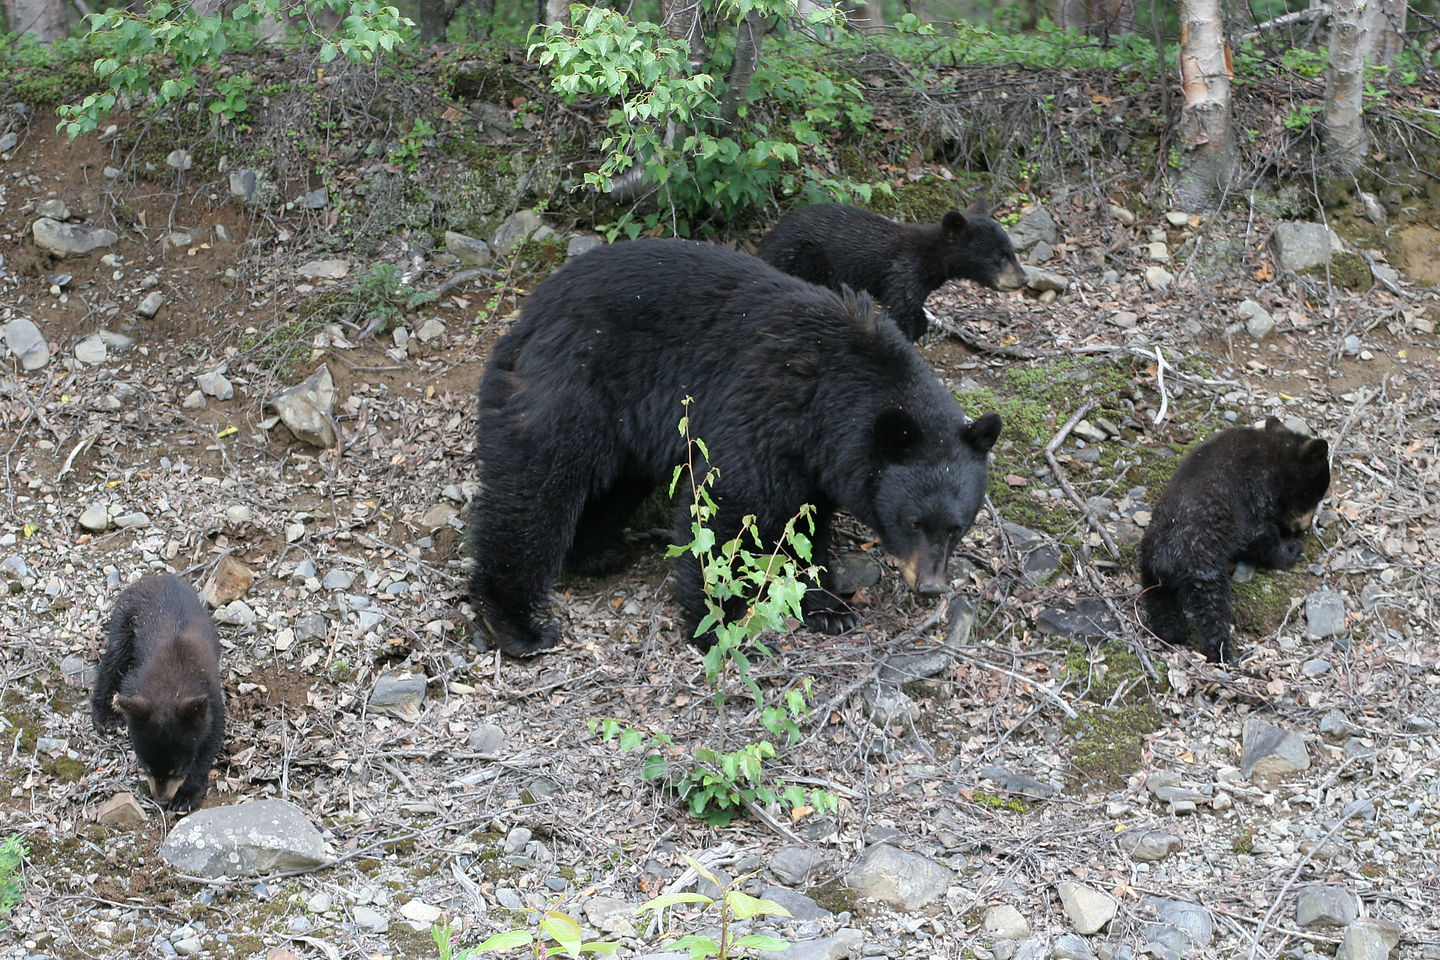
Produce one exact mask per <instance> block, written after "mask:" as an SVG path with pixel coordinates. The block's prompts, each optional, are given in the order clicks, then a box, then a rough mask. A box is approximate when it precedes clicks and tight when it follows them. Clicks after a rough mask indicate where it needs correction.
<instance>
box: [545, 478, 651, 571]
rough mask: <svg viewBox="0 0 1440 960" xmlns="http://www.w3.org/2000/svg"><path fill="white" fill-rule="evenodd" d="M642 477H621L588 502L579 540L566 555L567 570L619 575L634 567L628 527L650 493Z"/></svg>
mask: <svg viewBox="0 0 1440 960" xmlns="http://www.w3.org/2000/svg"><path fill="white" fill-rule="evenodd" d="M650 488H651V484H650V483H649V482H648V481H646V480H645V479H643V478H641V477H621V478H619V479H618V480H616V481H615V483H614V484H613V485H611V487H610V488H609V489H608V490H605V491H604V492H602V493H600V494H597V495H596V496H593V497H591V498H590V499H589V500H588V501H586V503H585V509H584V510H583V511H582V512H581V514H580V520H579V522H578V523H577V524H576V526H575V539H574V540H573V541H572V542H571V544H570V552H569V553H568V554H566V556H565V569H567V570H569V571H570V572H571V573H577V574H579V575H581V576H582V577H603V576H609V575H610V574H613V573H619V572H620V571H621V570H624V569H625V568H626V567H628V566H629V565H630V548H629V547H627V546H626V545H625V524H626V522H628V521H629V519H630V517H631V516H632V515H633V514H634V513H635V510H636V508H638V507H639V506H640V504H641V503H643V502H644V501H645V498H646V497H647V496H648V495H649V493H650Z"/></svg>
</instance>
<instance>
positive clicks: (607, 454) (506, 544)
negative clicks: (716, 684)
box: [470, 240, 1000, 656]
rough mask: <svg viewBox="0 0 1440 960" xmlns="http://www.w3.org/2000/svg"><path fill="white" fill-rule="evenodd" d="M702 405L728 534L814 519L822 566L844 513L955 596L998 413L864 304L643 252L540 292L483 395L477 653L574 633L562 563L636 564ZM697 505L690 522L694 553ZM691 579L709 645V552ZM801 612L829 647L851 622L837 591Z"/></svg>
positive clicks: (762, 270) (760, 272)
mask: <svg viewBox="0 0 1440 960" xmlns="http://www.w3.org/2000/svg"><path fill="white" fill-rule="evenodd" d="M687 396H691V397H694V402H693V404H692V405H691V407H690V431H691V434H692V436H695V437H698V438H700V439H701V440H703V441H704V442H705V443H706V444H707V446H708V449H709V451H710V466H713V467H715V468H717V469H718V470H719V479H718V481H717V482H716V484H715V485H714V487H713V490H712V493H713V495H714V497H715V498H716V500H717V501H718V503H719V515H718V517H717V518H716V519H715V522H714V523H713V528H714V531H715V534H716V537H717V538H718V539H719V540H721V541H724V540H726V539H728V538H730V537H731V536H733V535H734V534H735V532H736V531H737V530H738V528H739V523H740V520H741V518H742V517H744V516H745V515H747V514H754V515H755V516H756V518H757V525H758V528H759V531H760V533H761V535H762V536H763V537H764V538H765V539H766V541H767V542H772V543H773V542H774V540H775V539H776V538H777V537H778V535H779V534H780V532H781V530H782V528H783V525H784V523H785V521H786V520H788V519H789V518H790V517H791V516H792V515H794V514H795V512H796V511H797V510H798V508H799V507H800V505H801V504H804V503H811V504H814V505H815V507H816V529H815V532H814V536H813V538H812V539H813V543H814V555H813V560H814V561H815V562H816V563H819V564H822V565H823V564H824V563H825V562H826V560H827V557H826V553H827V549H828V540H829V528H830V521H831V518H832V516H833V515H834V512H835V510H836V509H842V510H846V511H848V512H850V513H851V514H853V515H854V516H855V517H856V518H857V519H859V520H860V521H861V522H863V523H865V524H866V525H868V526H870V527H871V528H873V529H874V530H875V531H876V532H878V533H879V534H880V539H881V542H882V543H883V544H884V545H885V547H886V549H888V550H889V551H891V552H892V553H894V554H896V555H897V556H899V557H901V560H902V562H901V566H902V569H904V570H905V571H906V579H907V581H908V582H909V583H910V584H911V586H912V587H914V588H915V589H917V590H918V591H920V592H922V593H934V592H938V591H939V590H941V589H942V588H943V587H944V585H945V583H946V579H945V562H946V560H947V558H948V556H949V553H950V551H951V549H952V548H953V547H954V545H955V543H956V542H957V541H958V540H959V538H960V535H961V534H963V533H964V532H965V531H966V530H968V529H969V528H970V525H971V523H972V522H973V521H974V519H975V513H976V510H977V509H978V508H979V505H980V502H981V500H982V498H983V497H984V494H985V485H986V470H987V467H986V455H987V452H988V451H989V449H990V447H991V446H992V445H993V444H994V442H995V439H996V437H997V436H998V434H999V432H1000V418H999V417H998V416H997V415H995V414H989V415H987V416H985V417H982V418H980V419H979V420H977V421H976V422H974V423H967V422H966V420H965V417H964V415H963V413H962V411H961V409H960V405H959V404H958V403H956V401H955V399H954V397H952V396H951V395H950V393H949V392H948V391H947V390H946V389H945V388H944V387H943V386H942V385H941V384H940V382H939V381H938V380H936V378H935V375H934V374H933V373H931V371H930V370H929V368H928V367H926V366H925V364H924V362H923V361H921V360H920V358H919V356H918V355H917V354H916V352H915V350H914V348H913V347H912V346H911V345H910V344H909V343H907V342H906V341H905V339H904V338H903V337H902V336H901V335H900V332H899V331H898V330H897V329H896V327H895V325H894V324H892V323H889V322H884V321H882V319H881V317H880V314H879V313H878V311H877V310H876V309H875V307H874V305H873V304H872V303H871V302H870V299H869V298H868V297H865V296H863V295H862V296H858V297H856V296H851V297H848V298H842V297H841V296H839V295H837V294H835V293H833V292H831V291H828V290H824V289H822V288H820V287H816V286H812V285H811V284H808V283H805V282H803V281H800V280H797V279H796V278H794V277H791V276H787V275H785V274H783V273H781V272H779V271H778V270H774V269H772V268H770V267H769V266H767V265H766V264H764V263H763V262H761V261H759V260H757V259H755V258H754V257H747V256H745V255H743V254H740V253H736V252H734V251H732V250H727V249H725V248H723V247H718V246H713V245H710V244H704V243H693V242H689V241H682V240H637V241H633V242H630V243H621V244H616V245H614V246H609V247H602V248H600V249H598V250H595V251H593V252H591V253H588V254H586V255H584V256H582V257H580V258H578V259H577V260H575V261H573V262H571V263H569V264H567V265H566V266H565V267H563V268H562V269H561V270H559V271H558V272H556V273H555V274H553V275H552V276H550V277H549V279H547V280H546V281H545V282H544V283H542V284H540V286H538V287H537V288H536V289H535V290H534V292H532V293H531V294H530V295H529V297H528V298H527V300H526V302H525V309H524V315H523V317H522V319H521V320H520V322H519V323H518V325H517V326H516V327H515V328H514V329H513V330H511V331H510V332H509V333H507V334H506V335H505V336H504V337H502V338H501V339H500V341H499V342H498V343H497V344H496V346H495V352H494V354H493V356H492V358H491V360H490V364H489V366H488V367H487V368H486V370H485V374H484V376H483V378H482V379H481V382H480V420H479V429H478V444H477V452H478V456H479V459H480V461H481V464H482V465H481V481H482V482H481V492H480V495H479V497H478V498H477V500H476V502H475V503H474V505H473V507H472V512H471V525H470V545H471V552H472V555H473V556H474V560H475V566H474V572H473V574H472V576H471V580H470V599H471V602H472V603H473V604H474V607H475V611H476V614H477V619H478V627H479V631H478V632H477V640H479V639H484V640H487V641H488V642H489V643H490V644H492V645H494V646H497V647H499V648H500V649H501V650H504V651H506V652H507V653H510V654H513V655H517V656H524V655H528V654H532V653H535V652H537V651H539V650H543V649H546V648H548V647H550V646H553V645H554V643H555V641H556V639H557V637H558V629H557V627H556V626H555V625H554V624H553V623H551V622H549V621H548V620H547V619H546V618H545V616H544V614H545V609H546V606H547V600H546V596H547V593H548V591H549V588H550V584H551V582H552V581H553V580H554V578H555V575H556V572H557V571H558V570H559V568H560V566H561V562H562V559H563V560H564V561H565V562H566V563H567V564H568V565H569V566H570V567H572V568H575V569H581V570H613V569H615V568H617V567H618V566H622V565H623V564H624V562H625V561H626V554H625V550H624V546H623V541H622V539H621V532H622V528H623V526H624V524H625V522H626V520H627V519H628V517H629V516H630V514H631V512H632V511H633V510H634V508H635V507H636V505H637V504H638V503H639V502H640V501H641V499H643V497H644V496H645V494H646V492H647V491H649V490H650V489H651V487H652V486H653V485H654V484H656V483H657V482H662V481H668V480H669V479H670V477H671V474H672V471H673V469H674V468H675V466H676V465H677V464H680V463H683V462H685V459H686V456H687V453H686V447H685V440H684V438H683V437H682V436H681V435H680V434H679V432H678V431H677V429H676V425H677V423H678V422H679V420H680V418H681V416H683V415H684V414H685V408H684V407H683V406H682V403H681V401H682V400H683V399H684V398H685V397H687ZM697 458H698V454H697ZM704 467H705V465H704V464H703V463H702V464H697V465H696V469H697V474H698V475H700V476H703V475H704ZM681 500H682V503H681V504H680V505H679V507H678V509H677V513H676V527H677V529H678V530H681V531H685V532H686V537H687V539H688V531H689V524H690V515H689V498H688V497H682V498H681ZM678 582H679V586H678V587H677V594H678V599H679V601H680V604H681V606H682V608H683V610H684V615H685V617H686V620H687V622H688V624H689V625H690V627H691V628H692V631H691V632H692V633H693V628H694V626H695V625H696V624H697V622H698V621H699V620H700V619H701V618H702V617H703V615H704V603H703V595H702V593H701V584H700V577H699V568H698V564H697V562H696V561H695V560H694V558H682V559H681V561H680V569H679V571H678ZM806 617H807V622H808V623H810V625H811V626H812V627H817V628H819V629H822V630H828V631H831V632H836V631H839V630H843V629H848V627H849V626H851V625H853V623H854V615H853V613H851V612H850V610H849V608H848V606H847V605H846V604H845V603H844V601H843V600H841V599H839V598H836V597H831V596H828V595H826V594H825V592H824V591H823V589H822V590H811V591H809V592H808V593H807V595H806Z"/></svg>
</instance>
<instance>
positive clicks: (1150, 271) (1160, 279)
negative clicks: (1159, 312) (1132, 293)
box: [1145, 264, 1175, 291]
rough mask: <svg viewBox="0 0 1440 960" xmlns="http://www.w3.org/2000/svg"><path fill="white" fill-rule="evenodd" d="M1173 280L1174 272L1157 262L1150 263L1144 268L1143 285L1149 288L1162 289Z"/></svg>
mask: <svg viewBox="0 0 1440 960" xmlns="http://www.w3.org/2000/svg"><path fill="white" fill-rule="evenodd" d="M1174 282H1175V274H1173V273H1171V272H1170V271H1169V270H1166V269H1165V268H1164V267H1162V266H1160V265H1159V264H1151V265H1150V266H1148V267H1146V268H1145V285H1146V286H1147V287H1149V288H1150V289H1151V290H1155V291H1160V290H1164V289H1166V288H1167V287H1169V286H1170V284H1172V283H1174Z"/></svg>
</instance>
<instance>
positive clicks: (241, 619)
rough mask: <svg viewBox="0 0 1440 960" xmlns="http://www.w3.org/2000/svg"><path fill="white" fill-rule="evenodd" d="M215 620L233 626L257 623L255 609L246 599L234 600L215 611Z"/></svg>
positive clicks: (247, 625)
mask: <svg viewBox="0 0 1440 960" xmlns="http://www.w3.org/2000/svg"><path fill="white" fill-rule="evenodd" d="M215 622H216V623H224V624H228V625H230V626H233V627H249V626H253V625H254V623H255V611H254V610H252V609H251V607H250V604H248V603H246V602H245V601H244V600H232V601H230V602H229V603H227V604H225V606H223V607H221V608H220V609H219V610H216V611H215Z"/></svg>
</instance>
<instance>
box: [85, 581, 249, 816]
mask: <svg viewBox="0 0 1440 960" xmlns="http://www.w3.org/2000/svg"><path fill="white" fill-rule="evenodd" d="M105 632H106V645H105V654H104V656H102V657H101V658H100V670H99V673H98V675H97V676H96V678H95V690H94V692H93V693H92V694H91V696H90V717H91V719H92V720H93V721H94V723H95V728H96V729H97V730H99V731H101V732H102V733H113V732H114V731H116V730H118V729H119V728H120V725H121V724H122V723H124V724H125V725H126V726H128V727H129V731H130V743H131V745H132V746H133V747H134V749H135V756H136V758H137V759H138V760H139V761H140V766H141V767H142V768H143V769H144V771H145V775H146V777H148V778H149V781H150V792H151V794H152V795H153V796H154V797H155V799H156V800H159V801H160V802H162V803H164V804H165V805H166V806H169V807H172V808H174V809H178V810H193V809H194V808H196V807H198V806H199V805H200V803H201V801H202V800H204V799H205V791H206V790H207V789H208V787H209V777H210V768H211V766H212V765H214V763H215V756H216V755H217V754H218V753H219V752H220V744H221V742H222V741H223V740H224V738H225V696H224V691H223V689H222V687H221V684H220V638H219V637H218V636H216V634H215V623H214V621H212V620H211V619H210V614H208V613H207V612H206V611H205V608H204V607H202V606H201V605H200V600H199V598H198V597H196V596H195V591H194V590H193V589H191V588H190V586H189V584H187V583H186V582H185V581H184V580H181V579H180V578H179V577H176V576H173V575H171V574H168V573H167V574H160V575H157V576H151V577H146V578H144V579H143V580H138V581H136V582H135V583H132V584H131V585H130V586H128V587H126V588H125V589H124V590H122V591H121V592H120V597H119V599H117V600H116V601H115V609H114V610H113V611H111V613H110V621H109V623H108V624H107V625H106V628H105Z"/></svg>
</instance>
